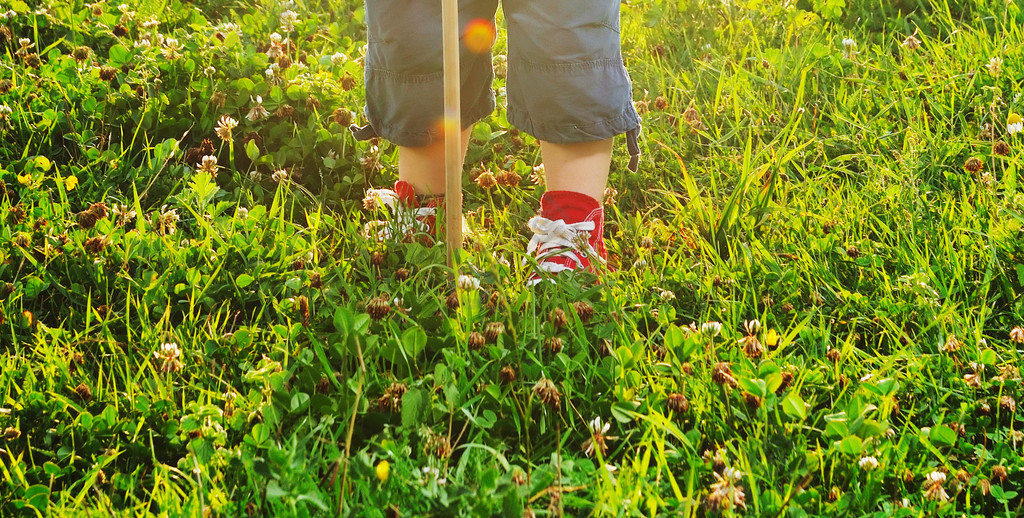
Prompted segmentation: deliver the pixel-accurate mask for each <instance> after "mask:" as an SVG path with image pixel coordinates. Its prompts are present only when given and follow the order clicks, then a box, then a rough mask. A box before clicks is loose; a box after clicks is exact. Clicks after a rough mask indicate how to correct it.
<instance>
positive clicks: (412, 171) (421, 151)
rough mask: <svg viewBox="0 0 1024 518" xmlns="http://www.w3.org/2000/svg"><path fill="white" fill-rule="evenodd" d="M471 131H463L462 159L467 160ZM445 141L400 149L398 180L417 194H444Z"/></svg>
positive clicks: (401, 147)
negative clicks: (409, 186) (406, 184)
mask: <svg viewBox="0 0 1024 518" xmlns="http://www.w3.org/2000/svg"><path fill="white" fill-rule="evenodd" d="M470 133H471V131H470V129H465V130H463V131H462V158H463V160H465V158H466V148H467V147H468V146H469V135H470ZM444 152H445V149H444V139H439V140H435V141H434V142H431V143H430V144H427V145H426V146H420V147H409V146H399V148H398V180H399V181H401V182H408V183H409V184H410V185H412V187H413V190H415V191H416V194H419V195H421V196H437V195H443V194H444V187H445V182H444V175H445V171H444Z"/></svg>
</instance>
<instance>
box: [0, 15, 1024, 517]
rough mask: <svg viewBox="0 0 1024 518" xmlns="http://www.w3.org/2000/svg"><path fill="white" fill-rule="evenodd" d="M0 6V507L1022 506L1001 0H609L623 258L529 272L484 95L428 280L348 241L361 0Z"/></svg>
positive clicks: (422, 262) (525, 195)
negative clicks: (633, 106)
mask: <svg viewBox="0 0 1024 518" xmlns="http://www.w3.org/2000/svg"><path fill="white" fill-rule="evenodd" d="M10 9H11V11H10V13H9V14H8V15H5V16H4V18H3V21H2V23H0V53H2V54H3V60H2V66H0V110H3V111H2V112H0V133H2V140H0V142H2V144H0V180H2V186H3V189H2V192H0V194H2V196H0V213H2V216H3V218H4V221H5V224H4V225H3V226H2V227H0V282H2V285H0V344H2V348H0V429H2V430H3V432H4V434H3V438H2V439H0V480H2V482H0V484H3V486H2V488H3V489H2V490H0V514H3V515H5V516H6V515H8V514H10V515H18V516H20V515H26V516H33V515H35V516H43V515H55V516H63V515H74V516H82V515H89V516H91V515H97V516H98V515H110V514H114V515H141V514H153V515H207V514H209V515H223V516H236V515H249V516H255V515H274V516H276V515H285V516H307V515H335V514H343V515H352V516H422V515H428V516H487V515H491V516H494V515H501V516H526V515H528V514H527V513H529V512H533V513H535V514H536V515H538V516H545V515H546V516H560V515H564V514H568V515H594V516H653V515H667V516H676V515H678V516H706V515H716V514H720V515H726V516H731V515H751V516H782V515H789V516H819V515H842V516H847V515H870V516H923V515H928V516H931V515H937V516H961V515H972V516H1016V515H1018V514H1020V513H1021V510H1022V509H1021V504H1022V502H1024V499H1022V498H1021V496H1020V490H1021V484H1022V483H1024V477H1022V475H1021V470H1022V469H1024V462H1022V460H1021V459H1022V455H1021V452H1020V450H1021V448H1022V447H1024V433H1022V424H1024V423H1022V419H1021V417H1020V414H1018V413H1017V412H1016V410H1017V404H1016V402H1017V400H1019V399H1021V397H1022V389H1021V370H1020V362H1021V343H1022V342H1024V337H1022V336H1021V334H1024V329H1021V326H1022V325H1024V299H1022V293H1024V266H1022V264H1021V257H1022V254H1024V236H1022V227H1024V194H1022V192H1021V189H1020V187H1019V185H1018V184H1019V181H1018V176H1019V175H1018V170H1019V169H1020V164H1021V158H1020V157H1021V154H1020V151H1019V149H1020V147H1021V144H1020V138H1021V137H1020V135H1019V134H1011V133H1010V132H1009V130H1008V127H1007V126H1008V124H1007V123H1008V121H1009V118H1010V115H1011V114H1012V113H1015V112H1020V111H1024V109H1022V107H1021V99H1020V96H1021V77H1024V69H1021V65H1020V63H1021V50H1020V49H1021V47H1022V44H1024V34H1022V32H1021V29H1020V21H1021V18H1022V13H1021V11H1020V8H1019V7H1018V6H1016V5H1015V4H1013V3H1004V2H995V3H990V2H982V1H976V0H959V1H957V2H952V3H950V2H942V3H940V2H933V1H930V0H929V1H925V0H916V1H914V0H901V1H899V2H888V3H879V2H860V1H856V0H854V1H849V2H847V1H844V0H838V1H837V0H828V1H826V0H815V1H808V2H796V3H793V2H779V3H772V2H758V1H746V2H729V3H717V2H703V1H695V2H670V1H667V0H664V1H662V0H653V1H650V2H627V3H625V4H623V6H622V18H623V19H622V27H623V29H622V34H623V52H624V58H625V60H626V63H627V67H628V68H629V70H630V72H631V75H632V79H633V85H634V89H635V98H636V99H637V105H638V108H639V109H640V111H642V112H643V117H644V135H643V139H642V142H641V146H642V148H643V152H644V154H643V157H642V160H641V171H640V173H638V174H631V173H628V172H626V171H625V168H624V167H623V166H624V163H625V162H624V157H625V150H624V149H619V148H617V151H618V153H617V157H618V158H617V159H616V162H615V164H614V165H613V171H612V175H611V180H610V188H611V190H610V191H609V193H608V194H609V196H608V200H607V202H606V209H607V214H608V228H607V229H606V239H607V242H608V246H609V251H610V252H611V256H610V263H611V264H612V265H613V266H615V267H616V268H615V271H613V272H609V273H607V274H606V275H605V276H603V278H602V282H601V283H600V284H595V283H594V282H593V280H594V278H593V276H592V275H590V274H580V275H575V276H574V275H567V276H565V278H564V279H562V280H561V281H560V282H559V284H558V285H557V286H549V285H547V284H542V285H541V286H539V287H538V288H536V289H527V288H525V287H524V285H523V283H524V281H525V279H526V277H527V275H528V274H529V268H527V267H524V266H523V260H524V259H525V257H524V254H525V249H526V244H527V238H526V236H524V228H525V222H526V221H527V220H528V219H529V217H530V216H531V215H532V214H533V211H534V210H535V207H536V205H537V200H538V199H539V197H540V194H541V193H542V192H543V186H542V185H537V184H535V182H532V181H531V175H533V176H534V177H536V176H537V170H536V169H535V167H536V166H538V165H539V164H540V156H539V152H538V148H537V145H536V142H535V141H534V140H533V139H532V138H531V137H529V136H528V135H524V134H519V133H518V132H516V131H514V129H513V128H511V127H510V126H509V125H508V123H507V121H506V120H505V117H504V110H503V109H502V108H499V109H498V110H497V111H496V112H495V113H494V114H493V115H492V116H491V117H488V118H487V119H485V120H484V121H482V122H481V123H480V124H479V125H478V126H477V127H476V128H475V130H474V132H473V142H472V145H471V148H470V152H469V159H468V164H467V171H469V174H467V178H466V182H465V193H466V209H467V215H466V218H467V221H468V224H469V226H470V230H471V232H470V233H469V234H468V236H469V240H468V244H467V247H466V249H465V252H464V253H463V254H462V255H461V256H460V257H459V260H458V261H457V268H456V269H455V270H452V269H449V268H448V267H447V266H446V265H445V261H444V250H443V247H441V246H428V245H424V244H422V243H419V242H410V243H400V242H387V243H382V244H378V243H376V242H374V241H373V240H369V239H367V238H366V237H364V236H363V230H364V225H365V224H366V223H367V222H368V221H371V220H374V219H377V218H378V217H379V216H380V215H381V214H380V213H374V212H372V211H367V210H364V208H363V206H362V196H363V192H364V190H365V189H366V188H367V187H371V186H372V187H381V186H386V185H388V184H389V183H391V182H392V181H393V180H394V177H395V174H396V168H397V152H396V149H395V148H394V146H392V145H390V144H388V143H386V142H356V141H355V140H354V139H353V138H352V136H351V135H350V134H349V133H348V131H347V126H348V125H349V124H350V123H353V122H355V123H362V120H361V119H362V117H361V116H360V115H358V113H361V106H362V104H363V92H362V87H361V81H362V80H361V77H362V70H361V60H360V56H361V50H360V49H361V48H362V46H363V45H364V39H365V36H364V31H363V28H362V8H361V6H360V4H359V3H358V2H349V1H347V0H330V1H323V2H296V3H295V4H294V5H292V6H291V7H290V9H291V10H292V11H293V12H295V13H297V16H296V17H295V19H294V20H293V21H292V22H290V23H291V24H292V25H294V27H291V28H289V27H284V25H287V24H288V23H289V20H288V15H287V14H285V13H284V12H285V11H286V10H288V9H289V8H288V7H285V6H282V5H274V6H256V5H255V4H250V3H247V2H221V1H214V2H204V3H203V4H202V5H196V4H192V3H182V2H179V1H178V0H166V1H147V2H142V3H140V4H138V5H133V6H125V7H124V9H123V10H122V9H119V8H118V6H117V5H116V4H112V3H108V2H98V3H96V4H90V5H88V6H82V5H77V4H74V5H72V4H67V3H57V2H49V3H47V2H44V3H43V4H41V5H40V6H39V7H30V6H28V5H27V4H24V3H21V2H13V3H11V4H10ZM283 14H284V18H282V15H283ZM233 24H237V25H233ZM274 32H278V33H279V34H281V35H282V36H283V38H282V40H283V39H287V42H282V44H281V51H280V52H281V55H277V54H276V53H275V52H274V49H275V46H274V40H273V39H272V38H271V34H272V33H274ZM911 35H913V36H914V39H909V38H908V37H909V36H911ZM22 38H27V41H25V42H24V43H22V42H21V41H20V40H21V39H22ZM168 38H174V41H173V42H172V41H170V40H168ZM844 40H851V41H852V42H854V43H853V44H852V45H847V43H846V42H844ZM915 41H916V42H919V44H918V43H915ZM504 49H505V42H504V36H503V34H499V38H498V41H497V43H496V45H495V48H494V52H495V53H496V54H503V53H504ZM268 51H269V53H270V55H268ZM271 56H273V57H271ZM281 56H284V57H281ZM999 60H1001V61H999ZM272 63H276V64H277V67H276V68H275V67H273V66H271V64H272ZM268 71H269V73H268ZM499 75H500V74H499ZM501 86H503V80H502V79H501V78H499V79H498V80H497V81H496V87H499V88H500V87H501ZM257 96H259V99H260V100H261V104H262V106H263V107H264V108H265V109H266V110H267V114H266V115H265V116H262V117H260V116H258V115H259V114H258V113H257V112H253V109H254V107H255V105H256V104H257ZM250 113H252V114H253V116H252V117H247V115H249V114H250ZM222 116H230V117H232V118H234V119H235V120H236V121H238V125H237V127H235V128H234V129H233V130H231V131H230V136H231V138H230V139H223V138H221V136H219V134H218V131H217V128H218V121H219V120H220V119H221V117H222ZM220 135H224V136H226V134H225V130H224V129H221V130H220ZM204 141H207V142H204ZM618 145H620V146H621V142H620V143H619V144H618ZM207 155H209V156H215V157H217V161H216V167H213V166H212V164H211V165H209V166H208V167H206V168H205V170H204V168H201V167H200V165H202V157H203V156H207ZM484 171H492V172H495V173H501V172H506V173H515V174H516V175H518V176H519V177H520V181H518V182H516V181H512V182H506V183H505V184H503V185H500V186H497V187H494V188H491V189H484V188H481V187H480V186H478V185H477V184H476V183H474V182H473V181H472V179H473V178H475V176H476V175H477V174H479V173H481V172H484ZM506 177H511V178H514V176H511V175H506ZM455 274H464V275H466V274H471V275H473V276H474V277H475V278H476V279H477V280H479V282H480V287H479V288H476V287H474V286H468V287H467V286H463V287H461V288H460V287H459V286H457V285H456V283H455V282H453V280H452V279H453V278H454V275H455ZM596 418H597V419H599V420H597V419H596ZM605 425H607V427H606V426H605Z"/></svg>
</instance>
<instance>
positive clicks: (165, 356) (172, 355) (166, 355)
mask: <svg viewBox="0 0 1024 518" xmlns="http://www.w3.org/2000/svg"><path fill="white" fill-rule="evenodd" d="M153 356H154V357H155V358H156V359H157V361H159V362H160V371H161V372H178V371H180V370H181V368H182V367H183V366H182V364H181V350H180V349H178V344H176V343H174V342H170V343H164V344H160V349H158V350H156V351H153Z"/></svg>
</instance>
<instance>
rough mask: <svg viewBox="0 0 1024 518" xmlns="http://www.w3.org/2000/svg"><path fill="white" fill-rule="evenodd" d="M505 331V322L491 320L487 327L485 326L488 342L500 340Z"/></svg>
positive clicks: (485, 335) (485, 336)
mask: <svg viewBox="0 0 1024 518" xmlns="http://www.w3.org/2000/svg"><path fill="white" fill-rule="evenodd" d="M504 333H505V324H502V323H501V322H497V321H495V322H489V323H488V324H487V327H484V338H486V339H487V342H488V343H494V342H496V341H498V337H499V336H501V335H502V334H504Z"/></svg>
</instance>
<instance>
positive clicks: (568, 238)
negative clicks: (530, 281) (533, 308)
mask: <svg viewBox="0 0 1024 518" xmlns="http://www.w3.org/2000/svg"><path fill="white" fill-rule="evenodd" d="M527 226H528V227H529V228H530V230H531V231H533V238H532V239H530V244H529V245H528V246H527V247H526V253H527V254H528V255H533V254H535V255H536V256H537V259H538V262H539V264H538V265H537V267H538V269H539V270H541V271H544V272H547V273H550V274H556V273H558V272H561V271H564V270H574V269H576V268H581V267H583V259H581V258H580V256H579V255H578V254H577V252H580V251H581V250H579V249H578V248H577V247H578V246H579V245H580V244H582V243H586V245H587V248H586V250H585V252H586V254H587V257H588V258H591V260H593V259H594V258H598V260H600V255H599V254H598V253H597V251H596V250H594V247H592V246H590V232H592V231H593V230H594V228H595V227H596V225H595V223H594V222H593V221H581V222H579V223H571V224H570V223H566V222H565V220H563V219H559V220H554V221H552V220H550V219H547V218H544V217H541V216H534V217H533V218H531V219H530V221H529V223H527ZM584 233H586V234H585V235H584ZM554 257H566V258H568V259H571V260H572V261H574V262H575V263H576V268H571V267H568V266H565V265H563V264H559V263H555V262H551V261H545V259H551V258H554Z"/></svg>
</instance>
